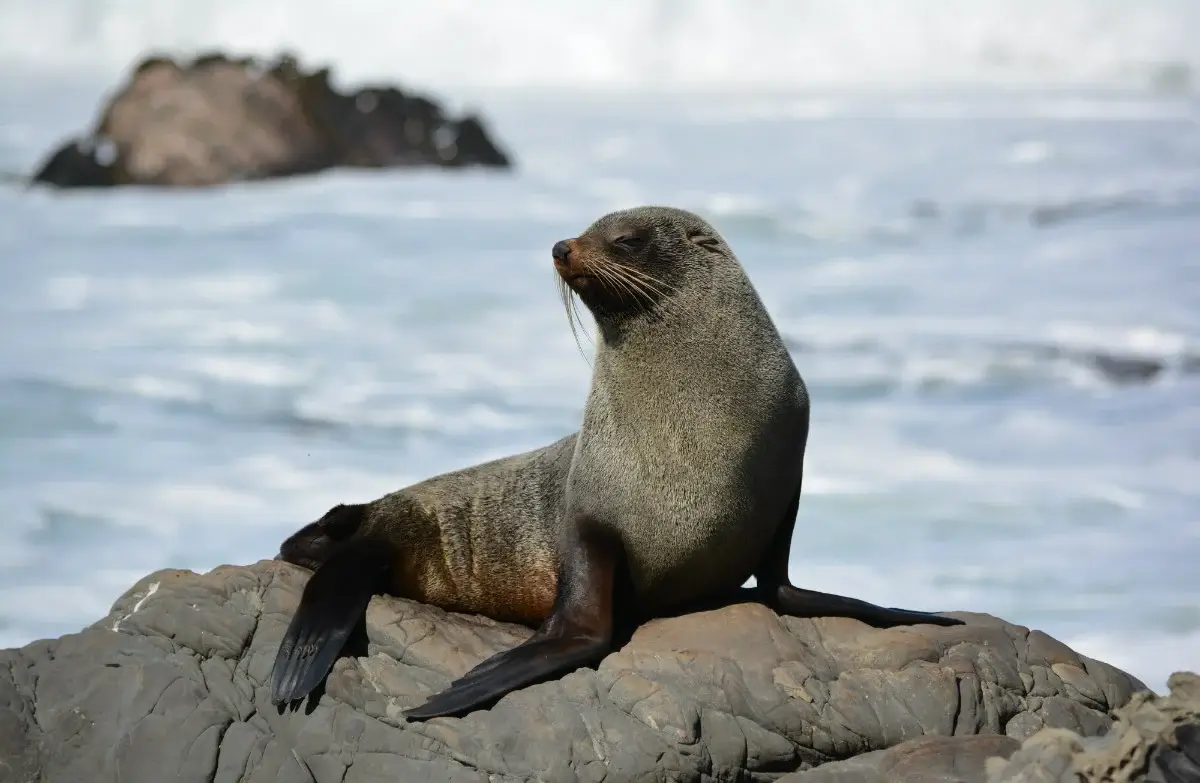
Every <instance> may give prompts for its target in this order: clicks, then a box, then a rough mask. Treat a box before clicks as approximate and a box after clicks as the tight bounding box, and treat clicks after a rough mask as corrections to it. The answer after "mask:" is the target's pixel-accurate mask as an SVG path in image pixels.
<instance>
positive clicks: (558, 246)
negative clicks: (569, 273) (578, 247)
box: [550, 239, 573, 267]
mask: <svg viewBox="0 0 1200 783" xmlns="http://www.w3.org/2000/svg"><path fill="white" fill-rule="evenodd" d="M572 244H573V243H572V242H571V240H569V239H560V240H558V241H557V242H555V243H554V247H552V248H550V255H552V256H554V265H555V266H557V267H566V266H569V265H570V263H571V250H572V248H571V245H572Z"/></svg>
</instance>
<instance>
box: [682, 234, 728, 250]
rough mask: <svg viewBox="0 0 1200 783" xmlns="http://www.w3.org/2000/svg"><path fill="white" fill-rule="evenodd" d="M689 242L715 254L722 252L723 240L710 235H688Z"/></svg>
mask: <svg viewBox="0 0 1200 783" xmlns="http://www.w3.org/2000/svg"><path fill="white" fill-rule="evenodd" d="M688 241H689V242H691V243H692V244H693V245H695V246H696V247H702V248H704V249H705V250H711V251H712V252H714V253H716V252H720V250H721V240H719V239H717V238H716V237H714V236H709V235H708V234H688Z"/></svg>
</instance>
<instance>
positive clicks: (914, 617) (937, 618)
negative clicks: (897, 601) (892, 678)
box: [754, 487, 964, 628]
mask: <svg viewBox="0 0 1200 783" xmlns="http://www.w3.org/2000/svg"><path fill="white" fill-rule="evenodd" d="M799 507H800V488H799V487H797V488H796V494H795V496H794V497H793V498H792V502H791V504H790V505H789V506H788V510H787V512H786V513H785V514H784V516H783V519H781V520H780V521H779V528H778V529H777V530H776V531H775V539H774V540H773V541H772V542H771V547H770V549H768V550H767V554H766V556H765V557H764V558H763V561H762V563H761V564H760V565H759V568H758V571H757V572H755V574H754V579H755V581H756V582H757V583H758V586H757V588H756V589H757V591H758V593H759V595H760V596H761V600H762V602H763V603H765V604H766V605H767V606H769V607H771V608H772V609H774V610H775V611H776V612H779V613H780V614H787V615H791V616H792V617H852V618H854V619H855V620H861V621H862V622H864V623H867V624H868V625H873V626H875V627H877V628H889V627H891V626H893V625H919V624H921V623H928V624H931V625H963V624H964V623H963V621H962V620H958V619H955V618H953V617H943V616H941V615H938V614H932V613H930V612H917V611H913V610H910V609H896V608H892V607H885V606H878V605H876V604H872V603H868V602H867V601H860V600H859V599H857V598H846V597H843V596H840V595H833V594H832V593H820V592H817V591H816V590H802V589H800V588H798V587H794V586H793V585H792V582H791V579H790V578H789V577H788V557H789V555H790V554H791V549H792V530H793V529H794V528H795V526H796V511H797V510H798V509H799Z"/></svg>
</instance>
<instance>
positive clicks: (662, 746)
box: [0, 561, 1144, 783]
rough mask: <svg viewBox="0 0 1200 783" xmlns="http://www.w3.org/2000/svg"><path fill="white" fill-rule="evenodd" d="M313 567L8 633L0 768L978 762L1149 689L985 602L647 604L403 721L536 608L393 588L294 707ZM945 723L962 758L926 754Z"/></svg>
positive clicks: (448, 769) (162, 591)
mask: <svg viewBox="0 0 1200 783" xmlns="http://www.w3.org/2000/svg"><path fill="white" fill-rule="evenodd" d="M308 575H309V574H308V572H307V571H305V570H303V569H301V568H298V567H295V566H292V565H289V564H286V563H282V562H277V561H262V562H259V563H256V564H254V565H251V566H247V567H233V566H224V567H221V568H218V569H215V570H214V571H212V572H209V573H207V574H194V573H192V572H190V571H160V572H156V573H154V574H151V575H150V576H148V577H146V578H144V579H143V580H141V581H140V582H138V583H137V584H136V585H134V586H133V587H132V588H131V589H130V590H129V591H128V592H127V593H126V594H125V595H124V596H122V597H121V598H120V599H118V600H117V602H116V603H115V604H114V606H113V609H112V611H111V613H110V614H109V615H108V616H107V617H105V618H104V619H103V620H101V621H100V622H97V623H95V624H94V625H92V626H89V627H88V628H86V629H84V630H83V631H81V632H80V633H77V634H70V635H67V636H64V637H62V638H59V639H52V640H45V641H39V642H34V643H32V644H30V645H28V646H26V647H24V648H22V649H19V650H7V651H3V652H0V781H3V783H10V782H12V783H16V782H17V781H21V782H22V783H23V782H24V781H42V782H44V783H76V782H77V781H83V780H87V781H96V782H97V783H101V782H102V781H117V780H120V781H123V783H138V782H139V781H154V782H155V783H157V782H158V781H162V780H167V779H170V780H180V781H215V782H216V783H225V782H229V781H256V782H258V781H321V782H322V783H323V782H324V781H345V782H346V783H354V782H355V781H363V782H365V781H378V780H396V781H400V780H428V781H526V780H543V781H600V780H604V781H667V780H673V781H710V780H726V781H733V780H737V781H767V780H776V779H778V778H780V777H782V776H784V775H786V774H787V773H793V772H796V771H798V770H805V769H810V768H812V767H816V766H818V765H822V764H826V763H828V762H836V761H839V760H842V759H849V758H852V757H855V756H860V755H862V754H871V753H872V752H880V751H882V754H879V753H876V754H875V755H873V756H869V757H868V758H867V760H868V761H871V760H872V759H879V758H880V757H881V756H882V757H885V758H890V759H892V760H891V761H888V764H890V765H891V769H893V770H896V769H901V770H903V769H906V768H915V766H914V765H918V764H922V763H925V761H927V760H928V761H929V763H936V764H942V765H943V766H945V765H947V764H948V765H949V767H947V769H950V770H951V771H953V770H966V771H970V770H972V769H976V768H977V767H978V766H979V765H980V764H981V763H982V761H981V759H982V758H984V757H986V756H990V755H1001V756H1003V755H1006V754H1010V753H1011V752H1012V751H1014V750H1015V749H1016V743H1017V742H1020V741H1023V740H1025V739H1026V738H1028V737H1029V736H1031V735H1033V734H1034V733H1036V732H1038V731H1039V730H1041V729H1043V728H1045V727H1050V728H1062V729H1070V730H1072V731H1074V732H1077V733H1078V734H1080V735H1082V736H1085V737H1089V736H1096V735H1099V734H1102V733H1104V732H1105V731H1106V730H1107V729H1108V727H1109V726H1110V723H1111V721H1110V718H1109V717H1108V713H1109V712H1110V711H1111V710H1113V709H1115V708H1117V707H1120V706H1122V705H1124V704H1126V703H1129V702H1130V699H1131V697H1132V696H1133V694H1134V693H1135V692H1136V691H1139V690H1144V686H1143V685H1142V684H1141V683H1140V682H1138V681H1137V680H1136V679H1134V678H1132V677H1130V676H1129V675H1127V674H1124V673H1122V672H1120V671H1118V670H1116V669H1114V668H1113V667H1111V666H1108V665H1106V664H1103V663H1100V662H1098V661H1095V660H1092V659H1089V658H1086V657H1084V656H1081V655H1078V654H1077V653H1075V652H1073V651H1072V650H1070V649H1069V648H1068V647H1066V646H1065V645H1063V644H1062V643H1060V642H1058V641H1056V640H1054V639H1053V638H1051V637H1049V636H1047V635H1046V634H1044V633H1041V632H1038V631H1030V630H1029V629H1027V628H1023V627H1021V626H1016V625H1011V624H1008V623H1005V622H1003V621H1001V620H998V619H996V618H993V617H990V616H988V615H978V614H968V613H958V614H956V615H955V616H958V617H960V618H962V619H965V620H967V621H968V624H967V625H965V626H957V627H950V628H942V627H932V626H915V627H905V628H893V629H887V630H878V629H873V628H870V627H868V626H866V625H863V624H861V623H859V622H857V621H854V620H848V619H842V618H822V619H817V620H800V619H795V618H786V617H782V618H781V617H779V616H777V615H776V614H774V613H773V612H771V611H770V610H768V609H766V608H765V607H762V606H759V605H757V604H740V605H735V606H730V607H726V608H724V609H720V610H716V611H711V612H704V613H698V614H692V615H685V616H681V617H676V618H667V619H661V620H656V621H654V622H651V623H647V624H646V625H645V626H643V627H642V628H641V629H639V630H638V632H637V633H636V634H635V636H634V638H633V640H632V641H631V642H630V643H629V644H628V645H627V646H625V647H624V648H623V649H622V650H620V651H619V652H616V653H613V654H611V655H609V656H608V657H607V658H605V660H604V661H603V662H602V663H601V664H600V665H599V667H598V668H596V669H581V670H578V671H576V672H574V673H571V674H568V675H566V676H565V677H562V678H561V679H559V680H555V681H551V682H547V683H543V684H540V685H535V686H532V687H529V688H526V689H524V690H520V691H517V692H514V693H511V694H509V695H508V696H506V697H505V698H504V699H502V700H500V702H498V703H497V704H496V705H495V706H494V707H493V708H492V709H491V710H486V711H479V712H475V713H472V714H470V715H468V716H466V717H464V718H462V719H458V718H437V719H434V720H431V721H428V722H426V723H407V722H406V721H405V720H404V718H403V717H402V716H401V715H400V712H401V710H402V709H404V708H406V707H409V706H411V705H415V704H417V703H420V702H422V701H423V700H424V698H425V697H426V696H427V695H428V694H429V693H431V692H433V691H435V690H439V689H441V688H443V687H445V686H446V685H447V684H448V683H449V681H450V680H451V679H452V678H453V677H455V676H457V675H459V674H462V673H463V672H464V671H466V670H467V669H468V668H470V667H471V666H472V665H474V664H475V663H477V662H478V661H480V660H482V659H483V658H484V657H486V656H487V655H490V654H491V653H493V652H495V651H498V650H500V649H503V648H505V647H508V646H510V645H513V644H515V643H517V642H518V641H520V640H521V639H522V638H524V637H525V636H527V635H528V634H529V633H530V631H529V630H528V629H525V628H523V627H521V626H515V625H508V624H503V623H497V622H493V621H490V620H488V619H486V618H483V617H478V616H468V615H458V614H451V613H447V612H444V611H442V610H439V609H437V608H434V607H429V606H425V605H422V604H419V603H415V602H412V601H406V600H402V599H396V598H390V597H376V598H375V599H374V600H373V601H372V602H371V605H370V607H369V609H368V614H367V623H366V626H367V631H366V637H367V643H366V648H365V649H364V650H359V651H357V653H356V655H354V656H347V657H344V658H342V659H341V660H339V661H338V662H337V664H335V666H334V668H333V671H332V673H331V675H330V677H329V680H328V683H327V688H326V690H325V691H324V693H321V694H318V695H317V697H316V698H312V699H310V700H309V702H308V703H307V705H305V706H303V707H301V708H297V709H292V710H288V711H281V710H279V709H278V708H275V707H273V706H272V705H271V704H270V701H269V697H268V688H267V686H266V682H267V679H268V674H269V671H270V667H271V664H272V661H273V659H274V655H275V650H276V646H277V644H278V642H279V640H280V638H281V637H282V635H283V632H284V629H285V627H286V624H287V621H288V619H289V618H290V616H291V613H292V611H293V610H294V609H295V606H296V604H297V602H298V600H299V597H300V592H301V590H302V588H303V585H304V583H305V582H306V580H307V578H308ZM975 735H996V736H986V737H982V738H977V737H976V736H975ZM939 737H953V738H954V740H953V742H954V748H955V750H954V751H953V753H951V756H952V758H949V757H947V756H946V754H944V753H942V754H941V755H940V756H939V757H938V758H937V759H933V760H929V759H925V760H923V759H922V753H923V752H924V751H922V749H921V748H922V747H923V746H921V745H920V741H922V740H921V738H925V739H924V740H923V741H924V742H926V743H930V742H935V741H937V738H939ZM910 740H918V743H917V744H916V745H912V744H910V745H904V746H902V747H901V748H900V749H898V750H888V749H889V748H894V746H899V745H901V744H902V743H906V742H908V741H910ZM889 754H890V756H889ZM926 755H928V753H927V754H926ZM946 758H949V761H947V760H946ZM875 763H877V762H875ZM905 765H908V766H907V767H906V766H905ZM830 769H833V767H830ZM817 772H821V770H817ZM792 779H797V778H792ZM799 779H801V780H804V781H806V783H807V780H808V779H807V778H803V777H802V778H799ZM813 779H814V780H820V779H821V778H813ZM834 779H835V780H838V781H841V782H842V783H845V781H849V780H857V779H863V780H873V779H874V778H854V777H838V778H834ZM887 779H888V780H894V779H899V778H895V777H891V776H888V777H887ZM936 779H939V780H952V779H957V778H953V777H943V778H936ZM965 779H969V778H965Z"/></svg>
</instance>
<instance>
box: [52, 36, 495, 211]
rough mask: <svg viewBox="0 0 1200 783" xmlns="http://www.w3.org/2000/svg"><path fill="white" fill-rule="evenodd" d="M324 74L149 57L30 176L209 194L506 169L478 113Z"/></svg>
mask: <svg viewBox="0 0 1200 783" xmlns="http://www.w3.org/2000/svg"><path fill="white" fill-rule="evenodd" d="M330 79H331V73H330V71H329V69H327V68H321V69H317V70H313V71H308V70H305V69H303V68H302V67H301V66H300V65H299V64H298V63H297V62H296V60H295V59H293V58H292V57H290V56H287V55H285V56H282V57H280V58H279V59H278V60H277V61H276V62H273V63H262V62H259V61H256V60H253V59H250V58H241V59H235V58H231V57H228V56H225V55H222V54H213V55H207V56H204V57H200V58H198V59H196V60H194V61H192V62H190V63H180V62H177V61H175V60H172V59H170V58H167V57H157V56H156V57H150V58H147V59H145V60H143V61H142V62H141V63H139V64H138V65H136V66H135V67H134V69H133V72H132V73H131V74H130V77H129V79H128V80H127V82H126V83H125V84H124V85H123V86H121V88H120V89H118V90H117V91H116V92H115V93H114V94H113V96H112V97H111V98H110V99H109V100H108V101H107V104H106V105H105V107H104V109H103V111H102V113H101V116H100V119H99V121H98V122H97V123H96V125H95V127H94V129H93V130H92V131H91V132H90V133H88V134H87V136H86V137H85V138H83V139H72V140H70V141H68V142H66V143H65V144H63V145H62V146H60V147H59V148H57V149H56V150H54V151H53V152H52V153H50V154H49V155H48V156H47V158H46V160H45V161H44V162H43V163H42V164H41V166H39V167H38V169H37V171H36V173H35V174H34V175H33V177H32V179H33V181H34V182H35V183H43V184H47V185H54V186H58V187H63V188H71V187H107V186H113V185H154V186H175V187H202V186H210V185H219V184H223V183H228V182H237V181H245V180H260V179H268V178H273V177H286V176H292V175H297V174H306V173H312V172H317V171H321V170H324V169H329V168H333V167H356V168H388V167H406V166H437V167H442V168H463V167H468V166H487V167H492V168H503V169H506V168H509V167H510V166H511V163H510V160H509V156H508V155H507V154H506V153H505V152H503V151H502V150H501V149H500V147H499V146H498V145H497V144H496V142H494V141H493V140H492V138H491V137H490V135H489V133H488V132H487V131H486V130H485V128H484V126H483V123H482V121H481V120H480V119H479V118H478V117H477V116H475V115H473V114H468V115H466V116H463V117H459V118H453V117H450V116H448V115H447V113H446V112H445V110H444V109H443V108H442V107H441V106H439V105H438V104H437V103H435V102H434V101H432V100H430V99H429V98H426V97H423V96H421V95H416V94H412V93H406V92H403V91H401V90H400V89H399V88H397V87H394V86H367V87H363V88H361V89H359V90H356V91H354V92H349V93H342V92H339V91H338V90H337V89H336V88H335V87H334V86H333V85H332V84H331V82H330Z"/></svg>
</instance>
